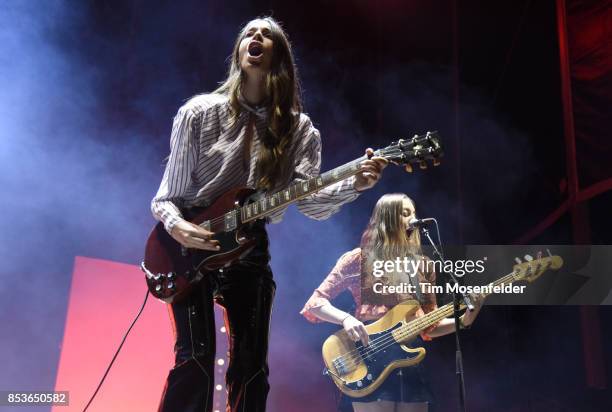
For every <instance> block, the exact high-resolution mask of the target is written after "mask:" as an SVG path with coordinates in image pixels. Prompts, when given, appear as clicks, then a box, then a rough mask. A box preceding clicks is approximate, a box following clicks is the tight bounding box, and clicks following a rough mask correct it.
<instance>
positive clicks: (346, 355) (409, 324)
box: [323, 256, 563, 398]
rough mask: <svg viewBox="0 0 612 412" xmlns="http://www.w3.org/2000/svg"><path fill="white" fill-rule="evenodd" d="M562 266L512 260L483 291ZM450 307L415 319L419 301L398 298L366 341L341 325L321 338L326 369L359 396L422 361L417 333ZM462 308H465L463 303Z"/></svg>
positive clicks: (550, 260)
mask: <svg viewBox="0 0 612 412" xmlns="http://www.w3.org/2000/svg"><path fill="white" fill-rule="evenodd" d="M562 265H563V259H561V257H559V256H548V257H544V258H540V259H536V260H532V261H528V262H523V263H520V264H517V265H515V266H514V270H513V271H512V272H511V273H509V274H508V275H506V276H504V277H502V278H500V279H498V280H496V281H495V282H492V283H490V284H489V285H488V286H489V288H486V289H485V290H492V289H493V288H494V287H495V286H503V285H511V284H513V283H515V282H518V281H522V280H525V281H527V282H533V281H534V280H536V279H537V278H538V277H539V276H540V275H541V274H542V273H544V272H545V271H547V270H548V269H553V270H557V269H559V268H560V267H561V266H562ZM489 294H490V293H483V294H482V295H483V296H487V295H489ZM453 306H454V305H453V303H452V302H451V303H448V304H446V305H444V306H442V307H440V308H438V309H436V310H433V311H431V312H429V313H427V314H426V315H424V316H421V317H418V318H417V317H415V313H416V312H417V310H418V309H419V307H420V306H419V304H418V302H416V301H414V300H408V301H405V302H402V303H400V304H398V305H396V306H394V307H393V308H392V309H391V310H389V312H387V313H386V314H385V315H384V316H383V317H382V318H380V319H379V320H377V321H376V322H374V323H371V324H369V325H366V326H365V329H366V331H367V332H368V335H369V337H370V339H369V344H368V345H367V346H364V345H363V344H362V343H361V342H354V341H353V340H351V338H350V337H349V336H348V334H347V333H346V331H345V330H344V329H342V330H340V331H339V332H336V333H335V334H333V335H331V336H330V337H329V338H327V340H325V342H324V343H323V361H324V362H325V366H326V369H325V371H324V373H325V374H326V375H328V376H330V377H331V378H332V380H333V381H334V383H335V384H336V386H338V388H339V389H340V390H341V391H342V392H343V393H345V394H346V395H348V396H351V397H354V398H360V397H363V396H367V395H369V394H371V393H372V392H374V391H375V390H376V389H377V388H378V387H379V386H380V385H381V384H382V383H383V382H384V381H385V379H386V378H387V377H388V376H389V374H390V373H391V372H392V371H393V370H394V369H397V368H403V367H409V366H414V365H417V364H418V363H420V362H421V361H422V360H423V358H424V357H425V354H426V350H425V348H423V347H418V345H419V344H421V343H422V340H421V338H420V336H419V334H420V333H421V332H422V331H424V330H425V329H427V328H428V327H430V326H431V325H435V324H436V323H437V322H439V321H440V320H442V319H444V318H447V317H449V316H451V315H452V314H453V311H454V308H453ZM461 309H465V305H464V304H463V303H462V304H461Z"/></svg>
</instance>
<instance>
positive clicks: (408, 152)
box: [374, 131, 443, 172]
mask: <svg viewBox="0 0 612 412" xmlns="http://www.w3.org/2000/svg"><path fill="white" fill-rule="evenodd" d="M442 155H443V151H442V145H441V144H440V137H439V136H438V132H436V131H434V132H427V133H426V134H423V135H415V136H414V137H412V138H410V139H400V140H398V141H397V142H392V143H391V144H390V145H389V146H387V147H385V148H384V149H379V150H377V151H375V152H374V156H381V157H384V158H386V159H387V160H388V161H389V162H391V163H394V164H397V165H405V166H406V170H407V171H409V172H411V171H412V164H418V165H419V167H420V168H421V169H426V168H427V164H428V162H431V163H432V164H433V165H434V166H437V165H439V164H440V158H441V157H442Z"/></svg>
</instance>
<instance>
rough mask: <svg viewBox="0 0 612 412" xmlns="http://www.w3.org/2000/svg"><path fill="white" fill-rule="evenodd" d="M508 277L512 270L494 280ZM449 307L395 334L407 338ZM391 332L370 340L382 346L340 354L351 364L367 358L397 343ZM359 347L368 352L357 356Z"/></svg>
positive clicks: (444, 314)
mask: <svg viewBox="0 0 612 412" xmlns="http://www.w3.org/2000/svg"><path fill="white" fill-rule="evenodd" d="M510 278H512V279H514V272H512V273H510V274H508V275H506V276H504V277H502V278H500V279H498V280H497V281H496V282H499V283H504V282H505V281H506V280H510ZM496 282H494V283H496ZM450 307H452V305H451V304H447V305H444V306H442V307H441V308H439V309H438V310H436V311H434V312H431V313H432V314H433V313H436V315H429V314H428V315H425V316H423V317H421V318H417V319H414V320H412V321H411V322H409V323H407V324H406V325H404V326H402V327H400V328H398V329H396V331H398V332H396V334H397V335H399V336H398V338H399V340H402V339H403V338H407V337H409V336H411V335H412V334H414V333H418V332H419V331H420V330H421V329H422V326H423V325H424V324H426V323H428V322H429V320H430V319H435V320H434V322H437V321H439V320H441V319H443V318H445V317H446V316H447V315H448V314H449V312H448V309H449V308H450ZM464 307H465V306H464ZM445 308H446V309H445ZM438 311H439V312H438ZM451 312H452V311H451ZM440 315H441V316H440ZM432 323H433V322H432ZM392 332H393V331H389V332H387V333H386V334H385V335H383V336H381V337H379V338H376V339H374V340H373V341H372V342H376V343H381V344H383V345H384V346H380V347H378V348H375V349H369V346H371V344H370V345H367V346H361V347H358V348H356V349H353V350H351V351H349V352H347V353H345V354H343V355H341V356H342V357H346V355H351V356H349V357H348V358H347V359H346V360H350V361H352V362H353V365H354V364H356V363H357V362H358V360H359V358H360V357H361V359H367V358H368V357H370V356H373V355H374V354H376V353H377V352H379V351H381V350H384V349H386V348H388V347H389V346H391V345H393V344H395V343H399V342H398V341H397V340H396V339H395V337H394V336H393V334H392ZM389 338H390V339H389ZM379 341H380V342H379ZM360 349H365V351H366V352H369V353H366V354H365V357H363V356H358V355H357V354H356V353H354V352H360V353H359V355H361V351H360Z"/></svg>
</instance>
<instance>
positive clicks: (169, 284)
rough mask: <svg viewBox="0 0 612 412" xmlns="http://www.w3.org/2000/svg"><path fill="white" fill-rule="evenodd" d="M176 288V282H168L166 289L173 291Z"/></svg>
mask: <svg viewBox="0 0 612 412" xmlns="http://www.w3.org/2000/svg"><path fill="white" fill-rule="evenodd" d="M175 286H176V285H175V284H174V282H168V285H166V288H167V289H170V290H172V289H174V287H175Z"/></svg>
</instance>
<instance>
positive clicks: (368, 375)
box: [366, 373, 372, 381]
mask: <svg viewBox="0 0 612 412" xmlns="http://www.w3.org/2000/svg"><path fill="white" fill-rule="evenodd" d="M366 378H367V379H368V380H369V381H371V380H372V374H371V373H368V374H367V376H366Z"/></svg>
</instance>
